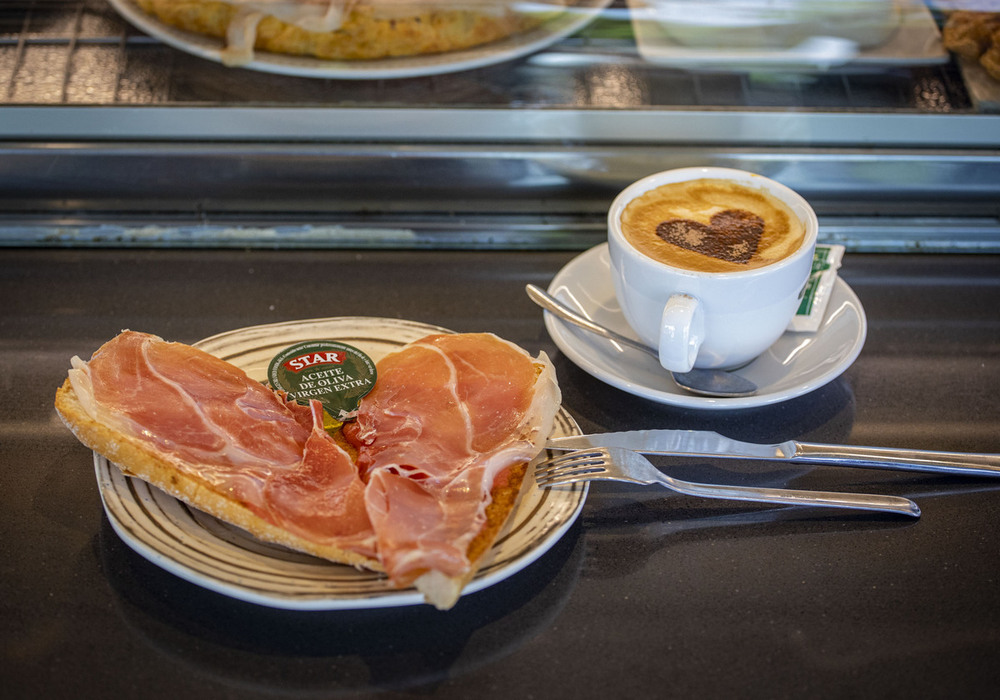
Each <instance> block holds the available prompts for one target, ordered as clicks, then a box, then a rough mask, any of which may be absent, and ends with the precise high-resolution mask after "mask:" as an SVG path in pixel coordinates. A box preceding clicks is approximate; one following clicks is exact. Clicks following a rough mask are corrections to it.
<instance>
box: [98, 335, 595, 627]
mask: <svg viewBox="0 0 1000 700" xmlns="http://www.w3.org/2000/svg"><path fill="white" fill-rule="evenodd" d="M442 332H449V331H447V330H445V329H443V328H439V327H436V326H429V325H426V324H423V323H416V322H413V321H400V320H396V319H385V318H368V317H341V318H328V319H314V320H306V321H295V322H289V323H279V324H271V325H266V326H254V327H250V328H243V329H239V330H235V331H230V332H228V333H223V334H220V335H216V336H212V337H211V338H207V339H205V340H203V341H201V342H199V343H196V345H197V346H198V347H200V348H202V349H203V350H205V351H207V352H210V353H212V354H213V355H216V356H218V357H221V358H223V359H225V360H227V361H228V362H231V363H233V364H235V365H237V366H239V367H241V368H243V369H244V371H246V372H247V373H248V374H249V375H250V376H251V377H254V378H255V379H260V380H263V379H264V377H265V374H266V372H267V365H268V363H269V362H270V359H271V358H272V357H273V356H274V355H275V354H277V353H278V352H279V351H280V350H282V349H283V348H285V347H286V346H288V345H291V344H293V343H296V342H299V341H302V340H315V339H323V340H336V341H339V342H343V343H347V344H348V345H353V346H355V347H357V348H359V349H361V350H363V351H364V352H365V353H367V354H368V355H369V356H370V357H372V359H374V360H376V361H377V360H378V359H379V358H380V357H382V356H383V355H385V354H386V353H388V352H390V351H392V350H395V349H397V348H399V347H400V346H402V345H405V344H406V343H409V342H411V341H413V340H417V339H418V338H421V337H423V336H425V335H427V334H429V333H442ZM579 432H580V430H579V427H578V426H577V425H576V422H575V421H574V420H573V418H572V417H571V416H570V415H569V414H568V413H566V411H565V410H561V411H560V412H559V414H558V416H557V418H556V425H555V430H554V435H555V436H561V435H575V434H578V433H579ZM94 463H95V468H96V471H97V482H98V485H99V487H100V491H101V499H102V501H103V503H104V509H105V511H106V512H107V514H108V518H109V520H110V521H111V525H112V526H113V527H114V529H115V531H116V532H117V533H118V535H119V536H120V537H121V538H122V539H123V540H124V541H125V542H126V543H127V544H128V545H129V546H130V547H132V549H134V550H135V551H137V552H138V553H139V554H141V555H142V556H144V557H145V558H147V559H149V560H150V561H151V562H153V563H154V564H157V565H159V566H161V567H162V568H164V569H166V570H167V571H170V572H172V573H174V574H176V575H177V576H180V577H181V578H183V579H186V580H187V581H190V582H192V583H195V584H197V585H199V586H203V587H205V588H208V589H210V590H213V591H216V592H218V593H222V594H224V595H228V596H231V597H233V598H238V599H240V600H245V601H249V602H253V603H258V604H262V605H269V606H272V607H279V608H288V609H299V610H332V609H349V608H374V607H390V606H396V605H414V604H418V603H422V602H423V597H422V596H421V595H420V594H419V593H418V592H417V591H416V590H415V589H412V588H407V589H401V590H400V589H395V588H393V587H391V586H390V585H389V583H388V580H387V579H386V578H385V577H384V576H382V575H380V574H377V573H373V572H369V571H359V570H357V569H354V568H352V567H349V566H342V565H338V564H333V563H331V562H327V561H323V560H321V559H317V558H314V557H311V556H309V555H305V554H300V553H298V552H294V551H291V550H288V549H285V548H284V547H280V546H277V545H271V544H268V543H264V542H260V541H258V540H256V539H254V538H253V537H251V536H250V535H248V534H247V533H246V532H244V531H243V530H241V529H239V528H236V527H233V526H231V525H228V524H226V523H224V522H222V521H220V520H217V519H215V518H213V517H212V516H210V515H207V514H205V513H203V512H201V511H198V510H195V509H193V508H190V507H188V506H187V505H186V504H184V503H182V502H181V501H178V500H177V499H175V498H173V497H171V496H168V495H167V494H165V493H164V492H162V491H160V490H159V489H156V488H153V487H151V486H149V485H148V484H147V483H146V482H144V481H141V480H139V479H134V478H129V477H126V476H123V475H122V473H121V472H120V471H119V470H118V469H117V468H116V467H114V466H113V465H112V464H111V463H109V462H108V461H107V460H106V459H104V458H103V457H101V456H100V455H97V454H95V455H94ZM586 496H587V486H586V484H577V485H572V486H564V487H559V488H551V489H544V490H543V489H539V488H537V487H536V486H535V484H534V482H533V481H531V480H530V479H529V480H528V481H526V483H525V486H524V489H523V492H522V494H521V499H520V501H519V503H518V505H517V507H516V509H515V511H514V513H513V514H512V516H511V518H510V520H509V521H508V523H507V526H506V527H505V529H504V531H503V532H502V533H501V534H500V536H499V538H498V539H497V542H496V544H495V545H494V547H493V550H492V551H491V552H490V553H489V554H488V555H487V558H486V560H485V561H484V563H483V566H482V567H481V568H480V570H479V572H478V574H477V575H476V578H475V579H474V580H473V581H472V582H471V583H470V584H469V585H468V586H467V587H466V590H465V593H472V592H475V591H478V590H482V589H483V588H486V587H487V586H490V585H492V584H494V583H497V582H499V581H502V580H504V579H506V578H507V577H509V576H512V575H513V574H515V573H517V572H518V571H520V570H521V569H523V568H524V567H526V566H527V565H528V564H530V563H532V562H533V561H535V560H536V559H538V558H539V557H540V556H541V555H542V554H544V553H545V552H546V551H548V550H549V549H550V548H551V547H552V545H554V544H555V543H556V542H557V541H558V540H559V538H560V537H561V536H562V535H563V533H565V532H566V530H568V529H569V527H570V526H571V525H572V524H573V522H574V521H575V520H576V518H577V516H578V515H579V513H580V510H581V509H582V507H583V503H584V500H585V499H586Z"/></svg>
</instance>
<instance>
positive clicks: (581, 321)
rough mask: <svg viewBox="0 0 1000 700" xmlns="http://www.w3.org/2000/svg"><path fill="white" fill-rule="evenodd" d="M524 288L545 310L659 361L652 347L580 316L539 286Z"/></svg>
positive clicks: (531, 285)
mask: <svg viewBox="0 0 1000 700" xmlns="http://www.w3.org/2000/svg"><path fill="white" fill-rule="evenodd" d="M525 290H526V291H527V292H528V296H529V297H531V300H532V301H534V302H535V303H536V304H538V305H539V306H541V307H542V308H543V309H545V310H546V311H550V312H552V313H554V314H555V315H556V316H558V317H559V318H562V319H565V320H567V321H569V322H570V323H575V324H576V325H578V326H580V327H582V328H586V329H587V330H588V331H590V332H591V333H596V334H597V335H599V336H601V337H603V338H607V339H608V340H613V341H615V342H616V343H620V344H622V345H627V346H628V347H630V348H634V349H636V350H642V351H643V352H645V353H648V354H650V355H652V356H653V357H655V358H656V359H657V361H659V358H660V356H659V353H658V352H657V351H656V350H654V349H653V348H651V347H649V346H648V345H645V344H643V343H640V342H637V341H635V340H632V339H631V338H626V337H625V336H623V335H619V334H618V333H615V332H614V331H611V330H608V329H607V328H605V327H604V326H599V325H597V324H596V323H594V322H593V321H591V320H590V319H588V318H586V317H584V316H581V315H580V314H578V313H576V312H575V311H573V310H572V309H571V308H569V307H568V306H566V305H565V304H563V303H561V302H560V301H558V300H557V299H555V298H554V297H552V296H550V295H549V294H547V293H546V292H544V291H542V290H541V289H540V288H539V287H536V286H535V285H533V284H529V285H527V286H526V287H525Z"/></svg>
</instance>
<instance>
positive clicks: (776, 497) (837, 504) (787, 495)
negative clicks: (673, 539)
mask: <svg viewBox="0 0 1000 700" xmlns="http://www.w3.org/2000/svg"><path fill="white" fill-rule="evenodd" d="M658 481H659V483H661V484H663V485H664V486H667V488H672V489H676V490H678V491H681V492H682V493H686V494H688V495H690V496H703V497H705V498H719V499H723V500H729V501H753V502H756V503H787V504H790V505H797V506H802V505H813V506H825V507H828V508H851V509H854V510H874V511H881V512H886V513H902V514H903V515H910V516H912V517H914V518H919V517H920V507H919V506H918V505H917V504H916V503H914V502H913V501H911V500H910V499H908V498H901V497H899V496H881V495H878V494H864V493H837V492H833V491H798V490H795V489H769V488H758V487H754V486H719V485H716V484H694V483H691V482H682V483H678V482H677V480H676V479H675V480H673V481H670V482H668V481H667V479H665V478H664V479H659V480H658ZM668 483H669V485H668Z"/></svg>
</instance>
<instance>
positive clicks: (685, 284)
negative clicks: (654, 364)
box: [608, 167, 819, 372]
mask: <svg viewBox="0 0 1000 700" xmlns="http://www.w3.org/2000/svg"><path fill="white" fill-rule="evenodd" d="M699 179H714V180H730V181H733V182H735V183H737V184H739V185H742V186H744V187H749V188H751V189H758V190H762V191H764V192H765V193H767V194H769V195H771V196H772V197H774V198H776V199H778V200H780V201H781V202H783V203H784V204H785V205H786V206H787V207H788V208H789V209H790V210H791V212H792V214H793V215H794V216H795V217H797V218H798V219H799V222H800V223H801V225H802V228H803V231H804V235H803V237H802V242H801V244H800V245H799V247H798V248H796V249H795V250H794V252H792V253H791V254H790V255H788V256H787V257H784V258H782V259H780V260H778V261H776V262H773V263H771V264H768V265H764V266H762V267H755V268H753V269H747V270H738V271H735V272H703V271H696V270H690V269H686V268H682V267H678V266H675V265H671V264H668V263H665V262H661V261H658V260H654V259H653V258H651V257H649V256H647V255H645V254H643V253H641V252H639V251H638V250H637V249H636V248H635V247H634V246H633V245H632V244H631V243H630V242H629V241H628V240H627V239H626V238H625V235H624V233H623V232H622V224H621V217H622V212H623V211H624V209H625V207H626V206H627V205H628V204H629V202H631V201H632V200H633V199H635V198H636V197H639V196H640V195H642V194H643V193H645V192H648V191H650V190H652V189H655V188H657V187H660V186H661V185H665V184H668V183H675V182H683V181H687V180H699ZM818 229H819V223H818V221H817V219H816V214H815V212H814V211H813V209H812V207H811V206H809V203H808V202H806V200H805V199H803V198H802V196H801V195H799V194H798V193H796V192H794V191H793V190H791V189H789V188H788V187H786V186H784V185H782V184H780V183H778V182H775V181H774V180H771V179H768V178H766V177H763V176H760V175H756V174H754V173H749V172H745V171H742V170H734V169H730V168H716V167H696V168H680V169H676V170H668V171H664V172H660V173H656V174H654V175H650V176H648V177H645V178H643V179H641V180H639V181H637V182H635V183H633V184H632V185H630V186H629V187H627V188H625V189H624V190H623V191H622V192H621V193H620V194H619V195H618V196H617V197H616V198H615V200H614V201H613V202H612V204H611V209H610V210H609V212H608V246H609V252H610V257H611V275H612V278H613V281H614V288H615V295H616V297H617V298H618V303H619V304H620V305H621V307H622V312H623V313H624V315H625V320H626V321H628V323H629V325H630V326H631V327H632V328H633V330H635V332H636V333H637V334H638V336H639V337H640V338H641V339H642V341H643V342H645V343H646V344H647V345H649V346H651V347H654V348H658V350H659V355H660V364H661V365H663V367H664V368H666V369H668V370H671V371H674V372H688V371H690V370H691V369H692V368H696V367H697V368H735V367H739V366H741V365H744V364H746V363H748V362H750V361H751V360H753V359H754V358H755V357H757V356H758V355H760V354H762V353H763V352H764V351H765V350H767V348H769V347H770V346H771V345H772V344H773V343H774V342H775V341H776V340H777V339H778V338H780V337H781V335H782V334H783V333H784V332H785V330H786V329H787V327H788V324H789V322H790V321H791V320H792V318H793V317H794V315H795V312H796V310H797V309H798V306H799V303H800V301H801V296H802V292H803V290H804V287H805V284H806V282H807V280H808V279H809V274H810V272H811V270H812V260H813V254H814V251H815V248H816V236H817V233H818Z"/></svg>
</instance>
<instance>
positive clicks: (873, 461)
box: [545, 430, 1000, 476]
mask: <svg viewBox="0 0 1000 700" xmlns="http://www.w3.org/2000/svg"><path fill="white" fill-rule="evenodd" d="M545 446H546V448H548V449H550V450H578V449H589V448H591V447H624V448H625V449H629V450H632V451H634V452H641V453H643V454H667V455H675V456H683V457H714V458H725V459H766V460H777V461H784V462H799V463H802V462H808V463H814V464H834V465H841V466H850V467H876V468H880V469H903V470H910V471H919V472H935V473H940V474H965V475H975V476H1000V454H974V453H963V452H935V451H930V450H907V449H898V448H891V447H856V446H853V445H823V444H819V443H812V442H798V441H796V440H788V441H786V442H781V443H777V444H774V445H764V444H758V443H753V442H743V441H741V440H734V439H732V438H728V437H726V436H724V435H720V434H719V433H714V432H711V431H708V430H631V431H625V432H618V433H597V434H595V435H572V436H568V437H557V438H551V439H549V441H548V442H547V443H546V445H545Z"/></svg>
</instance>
